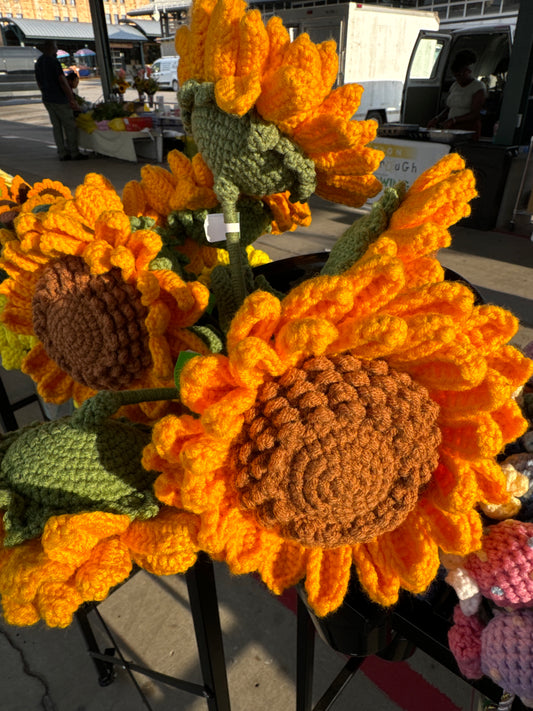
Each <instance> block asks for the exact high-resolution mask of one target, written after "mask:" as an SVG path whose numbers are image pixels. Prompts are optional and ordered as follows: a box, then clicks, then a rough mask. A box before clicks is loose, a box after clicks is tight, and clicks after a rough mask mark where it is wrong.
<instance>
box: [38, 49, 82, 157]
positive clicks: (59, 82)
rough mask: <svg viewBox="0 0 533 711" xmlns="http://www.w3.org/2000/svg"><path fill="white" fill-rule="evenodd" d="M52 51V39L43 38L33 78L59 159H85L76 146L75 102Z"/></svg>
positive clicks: (76, 104) (54, 50) (76, 107)
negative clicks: (37, 87)
mask: <svg viewBox="0 0 533 711" xmlns="http://www.w3.org/2000/svg"><path fill="white" fill-rule="evenodd" d="M56 53H57V44H56V42H55V40H47V41H46V42H45V43H44V45H43V53H42V54H41V56H40V57H39V59H38V60H37V62H36V63H35V79H36V80H37V84H38V86H39V89H40V90H41V94H42V98H43V104H44V106H45V108H46V110H47V111H48V115H49V116H50V121H51V122H52V129H53V132H54V141H55V143H56V146H57V152H58V153H59V160H85V158H87V156H85V155H83V154H82V153H80V151H79V148H78V129H77V126H76V123H75V121H74V113H73V112H74V111H75V110H76V111H77V110H79V107H78V103H77V101H76V99H75V98H74V93H73V91H72V89H71V87H70V85H69V83H68V81H67V79H66V77H65V75H64V74H63V69H62V67H61V64H60V63H59V61H58V59H57V57H56Z"/></svg>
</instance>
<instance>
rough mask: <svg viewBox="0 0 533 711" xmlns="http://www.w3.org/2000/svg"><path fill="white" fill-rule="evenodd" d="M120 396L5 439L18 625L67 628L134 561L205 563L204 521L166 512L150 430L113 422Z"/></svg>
mask: <svg viewBox="0 0 533 711" xmlns="http://www.w3.org/2000/svg"><path fill="white" fill-rule="evenodd" d="M119 395H120V396H121V397H120V399H117V394H116V393H102V394H101V395H100V396H98V397H96V398H93V399H92V400H89V401H87V402H86V403H85V404H84V405H83V406H82V407H81V408H80V409H79V410H77V412H76V413H75V414H74V415H73V416H72V417H66V418H62V419H60V420H57V421H54V422H50V423H45V424H41V425H33V426H31V427H29V428H27V429H25V430H21V431H19V432H13V433H8V434H7V435H3V436H0V462H1V473H0V595H1V596H2V606H3V609H4V616H5V618H6V620H7V621H8V623H9V624H15V625H27V624H33V623H34V622H37V620H39V619H40V618H42V619H44V620H45V621H46V623H47V624H48V625H49V626H52V627H65V626H66V625H68V624H70V622H71V621H72V614H73V613H74V612H75V610H76V609H77V608H78V607H79V605H81V603H82V602H84V601H89V600H102V599H103V598H105V597H106V596H107V594H108V592H109V590H110V589H111V588H112V587H113V586H114V585H117V584H118V583H120V582H122V581H123V580H125V579H126V578H127V576H128V575H129V574H130V572H131V569H132V562H136V563H137V564H138V565H140V566H141V567H143V568H145V569H146V570H148V571H150V572H154V573H157V574H171V573H178V572H183V571H184V570H186V569H187V568H188V567H190V565H192V564H193V563H194V561H195V559H196V552H197V547H196V543H195V541H194V538H195V535H196V528H197V524H196V517H195V516H194V515H193V514H190V513H183V512H178V511H176V510H175V509H170V508H168V507H161V505H160V504H159V503H158V502H157V501H156V499H155V497H154V495H153V492H152V488H151V485H152V482H153V479H154V477H155V476H156V473H155V472H150V471H147V470H145V469H143V467H142V466H141V452H142V449H143V447H144V446H145V445H146V444H147V442H148V441H149V438H150V435H149V430H148V428H145V427H144V426H140V425H133V424H131V423H128V422H126V421H124V420H116V419H110V415H112V414H113V413H114V412H115V411H116V409H117V407H118V406H119V404H121V403H122V402H126V401H127V400H128V399H129V398H131V393H120V394H119ZM137 395H139V393H138V391H137V392H136V393H135V395H134V398H135V397H136V396H137ZM152 395H153V396H154V397H160V396H161V393H160V392H157V393H156V394H155V395H154V394H153V393H152ZM123 396H124V397H123ZM144 396H146V395H144Z"/></svg>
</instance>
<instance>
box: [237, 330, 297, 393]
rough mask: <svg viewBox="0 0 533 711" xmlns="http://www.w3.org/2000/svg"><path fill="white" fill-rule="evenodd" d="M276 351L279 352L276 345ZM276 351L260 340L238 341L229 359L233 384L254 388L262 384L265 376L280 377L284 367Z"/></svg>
mask: <svg viewBox="0 0 533 711" xmlns="http://www.w3.org/2000/svg"><path fill="white" fill-rule="evenodd" d="M280 337H281V336H280ZM276 350H279V349H278V345H277V343H276ZM276 350H274V348H272V347H271V346H269V345H268V344H267V343H265V342H264V341H263V339H262V338H254V337H252V336H250V337H248V338H245V339H243V340H242V341H239V343H237V344H236V346H235V347H234V348H233V349H232V351H231V353H230V358H229V361H230V369H231V372H232V374H233V377H234V380H235V383H236V384H238V385H240V386H243V387H245V388H256V387H258V386H259V385H260V384H261V383H262V382H263V380H264V379H265V375H266V374H268V375H270V376H273V377H275V376H277V375H281V373H283V372H284V370H285V368H286V365H285V364H284V363H283V362H282V360H281V359H280V357H279V355H278V353H277V352H276Z"/></svg>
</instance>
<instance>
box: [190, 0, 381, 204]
mask: <svg viewBox="0 0 533 711" xmlns="http://www.w3.org/2000/svg"><path fill="white" fill-rule="evenodd" d="M176 51H177V54H179V55H180V63H179V67H178V78H179V81H180V86H181V89H180V93H179V100H180V106H181V110H182V118H183V121H184V125H185V128H186V130H187V131H188V132H189V133H190V134H191V135H192V136H193V138H194V141H195V143H196V145H197V147H198V150H199V151H200V153H201V154H202V157H203V159H204V160H205V163H206V164H207V166H208V167H209V169H210V170H211V172H212V173H213V175H214V178H215V182H214V191H215V193H216V194H217V196H218V198H219V200H220V202H221V203H222V204H223V206H227V205H229V204H231V203H232V202H235V200H236V198H237V196H238V195H239V194H247V195H256V196H263V195H270V194H273V193H280V192H284V191H286V190H289V191H290V193H291V200H293V201H295V200H306V199H307V198H308V197H309V196H310V195H311V193H312V192H313V191H315V188H316V193H317V194H318V195H320V196H321V197H323V198H326V199H328V200H334V201H335V202H341V203H345V204H348V205H352V206H359V205H362V204H363V203H364V202H365V201H366V200H367V198H368V197H371V196H372V195H375V194H377V193H378V192H379V190H380V188H381V185H380V183H379V181H378V180H377V179H376V178H375V177H374V176H373V175H372V172H373V171H375V170H376V168H377V167H378V165H379V163H380V161H381V159H382V158H383V154H382V153H381V152H380V151H376V150H374V149H372V148H369V147H367V145H366V144H367V143H368V142H369V141H371V140H373V139H374V138H375V135H376V123H375V122H373V121H363V122H356V121H352V120H351V118H352V116H353V115H354V113H355V111H356V109H357V107H358V105H359V102H360V99H361V94H362V87H360V86H358V85H355V84H349V85H345V86H341V87H338V88H337V89H335V90H333V91H332V87H333V84H334V83H335V81H336V79H337V73H338V57H337V54H336V45H335V42H333V41H327V42H322V43H321V44H319V45H316V44H314V43H313V42H311V40H310V39H309V36H308V35H307V34H303V35H300V36H299V37H297V38H296V39H295V40H294V41H292V42H291V41H290V37H289V33H288V31H287V30H286V29H285V28H284V27H283V24H282V21H281V19H280V18H277V17H273V18H271V19H270V20H269V22H268V24H267V25H266V26H265V25H264V24H263V21H262V19H261V15H260V12H259V11H258V10H247V5H246V3H245V2H244V1H243V0H195V1H194V2H193V4H192V7H191V21H190V26H189V27H187V26H183V27H181V28H180V29H179V30H178V32H177V33H176Z"/></svg>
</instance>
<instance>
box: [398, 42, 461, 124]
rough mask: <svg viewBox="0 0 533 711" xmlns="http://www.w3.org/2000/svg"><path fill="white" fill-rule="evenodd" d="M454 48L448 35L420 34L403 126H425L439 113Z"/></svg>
mask: <svg viewBox="0 0 533 711" xmlns="http://www.w3.org/2000/svg"><path fill="white" fill-rule="evenodd" d="M451 44H452V36H451V33H449V32H448V33H447V32H427V31H426V30H421V32H420V34H419V35H418V38H417V40H416V44H415V46H414V48H413V53H412V54H411V59H410V60H409V66H408V68H407V75H406V77H405V82H404V85H403V95H402V114H401V121H402V123H411V124H418V125H419V126H425V125H426V124H427V122H428V121H429V120H430V119H431V118H433V116H435V115H436V114H437V113H438V112H439V111H440V108H439V106H440V102H441V94H442V82H443V76H444V68H445V66H446V64H447V63H448V61H447V60H448V57H449V54H450V47H451Z"/></svg>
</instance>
